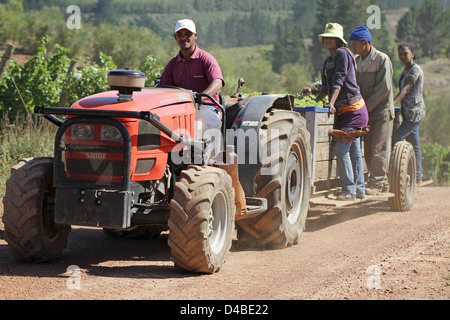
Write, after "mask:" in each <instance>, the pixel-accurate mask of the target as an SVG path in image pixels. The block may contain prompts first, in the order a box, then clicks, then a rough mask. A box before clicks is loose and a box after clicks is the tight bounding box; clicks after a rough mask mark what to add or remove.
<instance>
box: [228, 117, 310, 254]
mask: <svg viewBox="0 0 450 320" xmlns="http://www.w3.org/2000/svg"><path fill="white" fill-rule="evenodd" d="M259 137H260V139H259V146H258V148H259V150H260V152H259V154H260V155H261V154H262V155H266V156H265V159H263V160H262V163H261V167H260V169H259V171H258V173H257V174H256V176H255V191H256V197H259V198H266V199H267V203H268V209H267V211H265V212H264V213H262V214H260V215H258V216H256V217H254V218H248V219H242V220H238V221H237V222H236V226H237V231H238V240H239V245H240V246H241V247H262V248H273V249H275V248H285V247H289V246H292V245H294V244H296V243H297V242H298V240H299V238H300V235H301V233H302V232H303V229H304V226H305V221H306V216H307V213H308V210H309V197H310V192H311V178H310V176H311V175H310V170H311V169H310V168H311V146H310V136H309V132H308V131H307V129H306V121H305V119H304V118H303V117H302V116H301V115H300V114H299V113H297V112H291V111H285V110H274V111H270V112H267V113H266V114H265V117H264V119H263V121H262V123H261V127H260V130H259ZM261 150H262V152H261Z"/></svg>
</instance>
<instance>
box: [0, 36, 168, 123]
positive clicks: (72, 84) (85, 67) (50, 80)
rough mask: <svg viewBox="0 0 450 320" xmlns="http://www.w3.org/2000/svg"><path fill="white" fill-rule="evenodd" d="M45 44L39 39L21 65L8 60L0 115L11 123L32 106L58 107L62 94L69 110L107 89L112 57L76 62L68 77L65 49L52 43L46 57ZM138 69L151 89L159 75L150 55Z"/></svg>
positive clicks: (113, 66) (0, 94) (0, 88)
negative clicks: (50, 50) (76, 103)
mask: <svg viewBox="0 0 450 320" xmlns="http://www.w3.org/2000/svg"><path fill="white" fill-rule="evenodd" d="M49 43H50V37H48V36H46V37H44V38H42V40H41V41H40V42H39V46H38V48H37V52H36V54H35V55H34V56H33V57H32V58H31V59H30V60H29V61H28V62H27V63H25V64H24V65H23V66H21V65H19V64H18V63H17V62H16V61H15V60H14V59H11V61H10V62H9V65H8V68H7V70H6V72H5V74H4V76H3V78H2V81H1V82H0V115H3V116H8V118H9V119H10V120H13V119H15V118H16V117H17V116H18V115H21V114H24V113H27V112H33V109H34V107H35V106H47V107H53V106H58V103H59V101H60V98H61V94H62V92H63V91H65V94H66V96H67V104H66V106H67V107H69V106H71V105H72V104H73V103H74V102H76V101H77V100H79V99H81V98H83V97H86V96H89V95H92V94H95V93H99V92H103V91H107V90H110V88H109V86H108V77H107V76H108V72H109V71H111V70H114V69H117V66H116V64H115V63H114V62H113V59H112V57H110V56H107V55H105V54H103V53H101V52H100V54H99V61H100V62H99V63H98V64H97V63H95V62H94V61H92V60H91V59H89V58H83V59H80V60H79V61H77V67H76V68H75V69H74V70H73V71H72V72H71V73H70V74H68V71H69V66H70V62H71V59H70V58H69V57H68V55H67V54H68V51H69V50H68V49H66V48H64V47H62V46H61V45H59V44H56V45H55V46H54V50H53V51H54V53H53V54H52V55H49V54H48V48H47V46H48V44H49ZM139 69H140V70H139V71H143V72H144V73H145V74H146V75H147V85H148V86H153V82H154V79H155V78H158V77H159V76H160V75H161V72H162V68H161V67H160V66H158V65H157V63H156V59H155V58H154V57H153V56H151V55H149V56H147V58H146V59H145V61H144V63H143V65H142V67H141V68H139Z"/></svg>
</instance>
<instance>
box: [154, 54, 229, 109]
mask: <svg viewBox="0 0 450 320" xmlns="http://www.w3.org/2000/svg"><path fill="white" fill-rule="evenodd" d="M214 79H220V80H222V83H224V80H223V76H222V71H221V70H220V67H219V64H218V63H217V60H216V59H215V58H214V57H213V56H212V55H211V54H209V53H208V52H206V51H204V50H202V49H200V48H199V47H198V46H196V48H195V50H194V52H193V53H192V55H191V57H190V58H188V59H187V60H185V59H184V58H183V57H182V56H181V53H178V55H176V56H175V57H173V58H172V59H171V60H170V61H169V63H168V64H167V65H166V67H165V68H164V72H163V74H162V76H161V80H160V83H159V84H160V85H161V86H176V87H180V88H183V89H187V90H192V91H194V92H203V91H205V89H206V88H208V86H209V85H210V84H211V82H212V81H213V80H214ZM213 98H214V99H215V100H216V101H217V102H220V101H219V93H217V94H215V95H214V96H213Z"/></svg>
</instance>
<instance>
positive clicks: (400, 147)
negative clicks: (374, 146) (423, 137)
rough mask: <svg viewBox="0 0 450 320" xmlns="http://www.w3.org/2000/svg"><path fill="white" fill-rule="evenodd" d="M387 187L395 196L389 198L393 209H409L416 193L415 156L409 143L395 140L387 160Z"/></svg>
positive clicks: (402, 210)
mask: <svg viewBox="0 0 450 320" xmlns="http://www.w3.org/2000/svg"><path fill="white" fill-rule="evenodd" d="M389 188H390V192H392V193H394V194H395V196H394V197H392V198H389V204H390V206H391V209H392V210H394V211H401V212H404V211H409V210H411V208H412V206H413V203H414V197H415V194H416V156H415V153H414V148H413V146H412V145H411V143H409V142H407V141H400V142H397V143H396V144H395V146H394V149H393V150H392V154H391V159H390V162H389Z"/></svg>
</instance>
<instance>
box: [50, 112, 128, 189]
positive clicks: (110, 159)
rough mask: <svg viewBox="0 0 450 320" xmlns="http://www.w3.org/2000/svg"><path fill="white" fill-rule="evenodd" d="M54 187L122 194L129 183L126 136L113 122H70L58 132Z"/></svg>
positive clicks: (115, 122)
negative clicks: (101, 189)
mask: <svg viewBox="0 0 450 320" xmlns="http://www.w3.org/2000/svg"><path fill="white" fill-rule="evenodd" d="M56 139H57V140H56V144H55V178H56V180H55V181H56V185H57V186H58V187H65V188H68V187H70V188H72V187H82V188H106V189H121V190H126V189H127V188H128V186H129V180H130V154H131V150H130V145H131V144H130V135H129V133H128V130H127V129H126V128H125V126H124V125H123V124H122V123H120V122H119V121H117V120H114V119H105V118H94V119H92V118H89V119H86V118H73V119H70V120H68V121H67V122H66V123H65V124H64V125H63V126H62V127H60V129H58V133H57V137H56Z"/></svg>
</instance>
